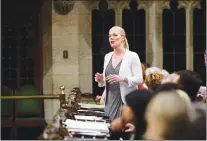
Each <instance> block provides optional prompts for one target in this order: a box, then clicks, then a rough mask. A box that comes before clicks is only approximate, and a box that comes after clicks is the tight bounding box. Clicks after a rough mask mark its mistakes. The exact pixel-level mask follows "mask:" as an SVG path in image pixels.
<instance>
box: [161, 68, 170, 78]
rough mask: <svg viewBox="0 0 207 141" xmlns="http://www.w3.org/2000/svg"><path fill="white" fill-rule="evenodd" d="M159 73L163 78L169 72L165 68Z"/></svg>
mask: <svg viewBox="0 0 207 141" xmlns="http://www.w3.org/2000/svg"><path fill="white" fill-rule="evenodd" d="M159 73H161V74H162V75H163V76H164V78H166V77H167V76H168V75H169V72H168V71H166V70H161V71H160V72H159Z"/></svg>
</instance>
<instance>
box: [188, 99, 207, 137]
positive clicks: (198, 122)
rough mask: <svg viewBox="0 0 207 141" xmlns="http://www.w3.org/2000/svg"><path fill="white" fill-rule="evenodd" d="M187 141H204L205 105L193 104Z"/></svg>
mask: <svg viewBox="0 0 207 141" xmlns="http://www.w3.org/2000/svg"><path fill="white" fill-rule="evenodd" d="M188 140H206V104H203V103H195V104H193V110H192V120H191V125H190V128H189V131H188Z"/></svg>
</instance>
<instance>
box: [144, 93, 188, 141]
mask: <svg viewBox="0 0 207 141" xmlns="http://www.w3.org/2000/svg"><path fill="white" fill-rule="evenodd" d="M190 112H191V107H190V105H188V104H186V103H185V102H183V98H181V97H180V96H179V95H178V94H177V93H176V92H160V93H159V94H157V95H156V96H155V97H154V98H153V99H152V100H151V102H150V103H149V105H148V107H147V110H146V115H145V116H146V119H147V121H148V119H149V118H151V119H152V118H153V119H156V122H159V123H158V124H160V126H161V127H162V131H161V132H162V133H161V136H162V137H163V138H164V139H166V140H168V139H176V137H178V138H179V136H180V135H182V133H183V131H184V132H185V131H186V130H187V128H188V127H187V125H188V123H189V121H190V119H191V116H190ZM182 130H183V131H182ZM181 131H182V132H181Z"/></svg>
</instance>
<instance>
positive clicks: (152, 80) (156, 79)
mask: <svg viewBox="0 0 207 141" xmlns="http://www.w3.org/2000/svg"><path fill="white" fill-rule="evenodd" d="M163 77H164V76H163V75H162V74H160V73H151V74H149V75H146V76H145V80H144V83H145V84H146V85H147V87H148V88H149V89H151V90H152V91H155V90H156V89H157V87H159V86H160V85H161V81H162V79H163Z"/></svg>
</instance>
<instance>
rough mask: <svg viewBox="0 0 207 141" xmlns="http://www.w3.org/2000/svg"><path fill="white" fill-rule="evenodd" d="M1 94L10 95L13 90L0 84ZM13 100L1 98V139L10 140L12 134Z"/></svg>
mask: <svg viewBox="0 0 207 141" xmlns="http://www.w3.org/2000/svg"><path fill="white" fill-rule="evenodd" d="M1 95H2V96H12V95H13V90H12V89H9V88H8V87H6V86H1ZM13 119H14V100H6V99H2V100H1V139H2V140H3V139H5V140H11V139H12V135H13V130H12V126H13Z"/></svg>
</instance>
